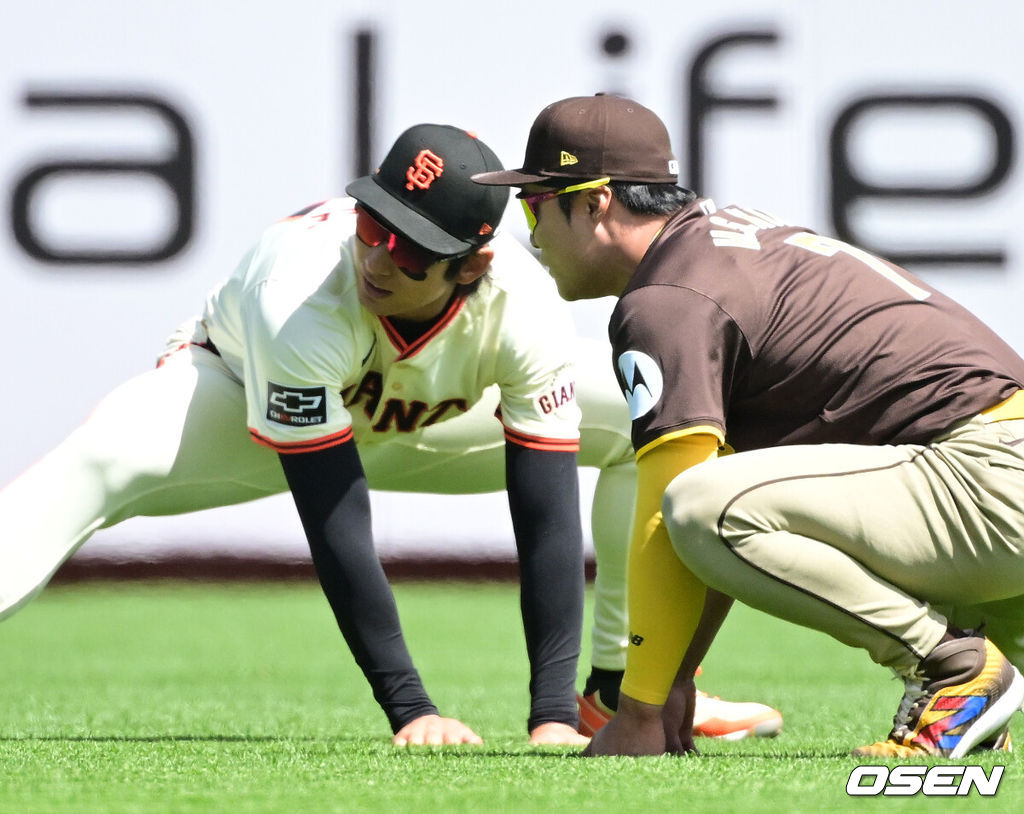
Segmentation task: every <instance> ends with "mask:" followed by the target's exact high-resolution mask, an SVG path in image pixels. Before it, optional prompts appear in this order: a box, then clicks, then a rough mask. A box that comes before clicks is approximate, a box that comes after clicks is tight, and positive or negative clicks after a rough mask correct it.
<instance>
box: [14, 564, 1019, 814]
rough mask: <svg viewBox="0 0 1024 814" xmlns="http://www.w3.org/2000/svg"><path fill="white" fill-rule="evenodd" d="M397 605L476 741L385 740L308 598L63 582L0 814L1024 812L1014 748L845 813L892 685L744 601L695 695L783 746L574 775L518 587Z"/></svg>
mask: <svg viewBox="0 0 1024 814" xmlns="http://www.w3.org/2000/svg"><path fill="white" fill-rule="evenodd" d="M396 596H397V598H398V602H399V606H400V611H401V613H402V618H403V620H404V621H405V628H406V634H407V637H408V640H409V643H410V647H411V649H412V650H413V654H414V657H415V659H416V661H417V663H418V665H419V667H420V670H421V672H422V673H423V677H424V680H425V682H426V684H427V688H428V689H429V690H430V692H431V694H432V695H433V697H434V699H435V700H436V701H437V702H438V704H439V705H440V706H441V708H442V711H443V712H444V713H445V714H449V715H454V716H457V717H460V718H462V719H463V720H464V721H466V722H467V723H468V724H470V725H471V726H473V727H474V728H475V729H476V731H477V732H479V733H480V734H481V735H482V736H483V737H484V739H485V745H484V746H482V747H427V748H419V749H411V750H401V749H396V748H394V747H392V746H391V745H390V743H389V731H388V728H387V724H386V721H385V719H384V716H383V714H382V713H381V712H380V711H379V709H378V708H377V707H376V705H375V704H374V702H373V700H372V699H371V698H370V695H369V691H368V689H367V686H366V684H365V682H364V681H363V679H362V676H361V675H360V674H359V672H358V670H357V669H356V667H355V666H354V664H353V662H352V659H351V657H350V656H349V655H348V652H347V650H346V649H345V647H344V644H343V642H342V640H341V638H340V634H339V633H338V632H337V630H336V628H335V626H334V623H333V619H332V618H331V616H330V613H329V611H328V608H327V605H326V602H325V601H324V600H323V598H322V596H321V594H320V592H319V589H318V588H317V587H316V586H315V585H314V584H294V583H289V584H280V585H277V584H268V585H256V586H244V587H243V586H238V585H208V584H189V583H176V582H168V583H131V584H122V585H95V584H94V585H81V586H66V587H65V586H54V587H51V588H49V589H47V591H45V592H44V593H43V594H42V595H41V596H40V597H39V598H38V599H36V600H35V601H34V602H33V603H32V604H30V605H29V606H28V607H26V608H25V609H24V610H22V611H21V612H20V613H19V614H17V615H16V616H15V617H13V618H12V619H10V620H8V621H6V622H4V623H3V624H2V625H0V698H2V707H0V709H2V712H0V812H19V813H20V812H48V813H49V812H53V813H54V814H57V813H58V812H68V813H69V814H70V813H71V812H74V813H75V814H88V813H89V812H97V814H98V813H99V812H102V813H103V814H108V813H111V814H112V813H113V812H147V814H149V813H150V812H158V811H160V812H162V811H167V812H197V811H204V812H205V811H211V812H231V814H242V813H243V812H299V811H302V812H334V811H337V812H362V811H373V812H391V811H412V812H417V814H419V813H420V812H424V813H425V812H434V811H444V812H481V811H482V812H489V813H490V814H495V813H496V812H551V811H558V812H564V811H580V812H584V811H585V812H605V811H607V812H616V814H627V813H628V812H644V814H655V813H656V812H662V811H666V812H668V811H694V812H703V811H706V812H715V813H716V814H718V813H719V812H732V811H742V812H760V811H777V812H824V811H865V810H870V811H894V812H906V811H931V812H936V811H948V810H950V807H955V809H956V810H957V811H958V812H959V811H985V812H1001V811H1007V812H1009V811H1018V810H1020V799H1021V797H1022V793H1024V773H1022V770H1021V769H1022V766H1021V763H1022V760H1021V757H1020V756H1019V754H1018V756H1012V755H1011V756H1006V755H1003V756H1001V757H1000V758H993V757H991V756H987V757H985V758H984V759H982V760H979V761H976V762H979V763H981V764H982V765H984V766H985V767H987V768H990V767H991V766H992V765H995V764H999V765H1006V771H1005V774H1004V776H1003V780H1002V783H1001V786H1000V789H999V793H998V795H997V796H996V797H994V798H981V797H978V796H977V794H976V793H974V794H972V795H971V796H970V797H968V798H957V799H956V800H953V801H949V800H944V799H934V798H932V799H929V798H923V797H920V796H918V797H912V798H893V797H875V798H848V797H847V795H846V791H845V789H846V782H847V778H848V777H849V775H850V771H851V770H852V769H853V767H854V766H856V765H857V763H856V762H855V761H854V760H853V759H852V758H850V757H848V755H847V753H848V751H849V749H850V748H851V747H853V746H856V745H858V744H860V743H863V742H867V741H870V740H874V739H877V738H879V737H882V736H884V735H885V733H886V732H887V731H888V727H889V724H890V720H891V717H892V714H893V712H894V710H895V705H896V703H897V701H898V699H899V696H900V693H901V687H900V686H899V685H897V684H896V683H895V682H894V681H892V680H890V679H889V678H888V674H887V673H886V672H885V671H884V670H882V669H881V668H879V667H877V666H875V665H873V664H871V663H870V662H869V661H868V660H867V658H866V657H865V656H863V655H862V654H860V653H858V652H854V651H852V650H848V649H846V648H844V647H842V646H840V645H838V644H836V643H835V642H833V641H831V640H830V639H828V638H826V637H825V636H822V635H819V634H816V633H813V632H810V631H806V630H802V629H798V628H795V627H792V626H789V625H785V624H783V623H781V622H778V621H776V620H773V619H770V618H768V617H765V616H763V615H761V614H758V613H755V612H753V611H750V610H747V609H746V608H742V607H738V608H737V609H736V610H735V611H734V612H733V614H732V615H731V616H730V618H729V620H728V621H727V622H726V625H725V627H724V629H723V631H722V634H721V635H720V637H719V640H718V642H716V645H715V647H714V649H713V651H712V653H711V654H710V655H709V657H708V659H707V661H706V662H705V665H704V666H705V675H704V677H703V678H702V679H701V686H702V687H703V688H704V689H706V690H708V691H709V692H712V693H715V694H720V695H722V696H726V697H729V698H732V699H735V700H742V699H745V698H750V699H757V700H762V701H765V702H767V703H771V704H772V705H774V706H777V707H778V708H780V709H781V710H783V712H784V714H785V716H786V726H785V729H784V731H783V733H782V734H781V735H780V736H779V737H778V738H776V739H774V740H763V741H743V742H738V743H723V742H719V741H702V742H701V743H702V746H703V756H702V757H699V758H669V757H662V758H653V759H628V758H604V759H599V760H580V759H578V758H576V757H575V756H574V754H573V750H571V749H560V748H542V749H538V748H531V747H529V746H527V745H526V743H525V740H526V738H525V717H526V712H527V693H526V683H527V670H526V658H525V650H524V647H523V644H522V634H521V628H520V622H519V618H518V596H517V591H516V588H515V587H514V586H513V585H511V584H484V585H452V584H449V585H440V584H399V585H398V586H396ZM582 664H583V665H585V664H586V660H585V658H584V661H583V662H582ZM583 669H585V668H584V667H581V671H582V670H583ZM1014 729H1015V734H1016V735H1017V736H1018V738H1019V739H1021V740H1022V742H1024V732H1022V727H1021V723H1020V718H1019V716H1018V719H1017V720H1016V721H1015V723H1014ZM972 762H975V761H972Z"/></svg>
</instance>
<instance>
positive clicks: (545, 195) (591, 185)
mask: <svg viewBox="0 0 1024 814" xmlns="http://www.w3.org/2000/svg"><path fill="white" fill-rule="evenodd" d="M611 180H612V179H611V178H598V179H597V180H596V181H584V182H583V183H582V184H573V185H572V186H571V187H565V188H564V189H548V190H545V191H544V192H533V193H527V192H520V193H519V194H518V195H516V197H517V198H518V199H519V200H520V202H521V203H522V204H523V212H524V213H525V214H526V225H527V226H529V227H530V233H531V234H533V230H534V229H536V228H537V207H538V206H540V205H541V204H542V203H543V202H544V201H547V200H550V199H551V198H557V197H558V196H559V195H565V194H566V193H567V192H579V191H581V190H584V189H597V188H598V187H603V186H604V185H605V184H607V183H610V182H611Z"/></svg>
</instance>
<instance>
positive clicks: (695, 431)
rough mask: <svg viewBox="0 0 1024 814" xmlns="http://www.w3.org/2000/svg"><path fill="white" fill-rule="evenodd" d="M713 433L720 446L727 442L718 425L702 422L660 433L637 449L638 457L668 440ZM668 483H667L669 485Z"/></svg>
mask: <svg viewBox="0 0 1024 814" xmlns="http://www.w3.org/2000/svg"><path fill="white" fill-rule="evenodd" d="M700 434H704V435H713V436H714V437H715V438H717V439H718V446H722V445H723V444H725V436H724V435H723V434H722V431H721V430H720V429H718V427H713V426H711V425H710V424H700V425H698V426H696V427H687V428H686V429H685V430H676V431H674V432H668V433H665V434H664V435H660V436H658V437H657V438H655V439H654V440H653V441H650V442H649V443H646V444H644V445H643V446H642V447H640V449H638V450H637V451H636V458H637V460H640V457H641V456H642V455H646V454H647V453H648V452H650V451H651V450H652V449H654V448H655V447H658V446H661V445H662V444H664V443H667V442H668V441H675V440H676V439H677V438H686V437H687V436H688V435H700ZM667 485H668V484H666V486H667Z"/></svg>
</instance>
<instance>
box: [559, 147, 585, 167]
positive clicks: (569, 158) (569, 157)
mask: <svg viewBox="0 0 1024 814" xmlns="http://www.w3.org/2000/svg"><path fill="white" fill-rule="evenodd" d="M558 163H559V165H560V166H562V167H569V166H571V165H573V164H579V163H580V160H579V159H578V158H577V157H576V156H574V155H573V154H572V153H567V152H566V151H565V150H562V158H561V160H560V161H559V162H558Z"/></svg>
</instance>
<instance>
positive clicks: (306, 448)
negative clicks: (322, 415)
mask: <svg viewBox="0 0 1024 814" xmlns="http://www.w3.org/2000/svg"><path fill="white" fill-rule="evenodd" d="M249 435H250V436H251V437H252V440H253V441H255V442H256V443H257V444H259V445H261V446H264V447H270V448H271V449H273V450H276V451H277V452H280V453H281V454H282V455H294V454H296V453H300V452H319V451H320V450H322V449H327V448H328V447H336V446H338V444H344V443H346V442H347V441H351V440H352V437H353V436H352V428H351V427H346V428H345V429H343V430H342V431H341V432H336V433H334V434H333V435H325V436H323V437H322V438H313V439H312V440H309V441H271V440H270V439H269V438H267V437H265V436H262V435H260V434H259V433H258V432H256V430H254V429H253V428H252V427H249Z"/></svg>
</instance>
